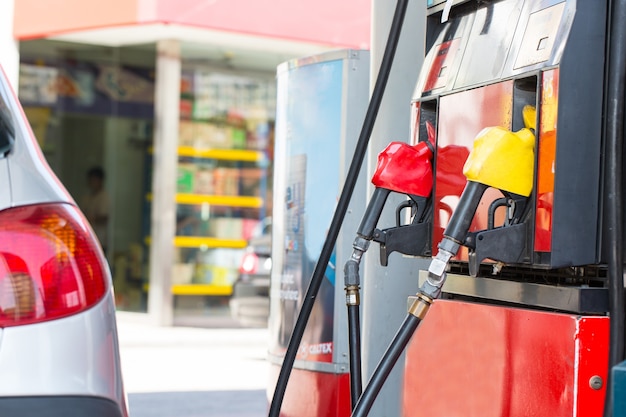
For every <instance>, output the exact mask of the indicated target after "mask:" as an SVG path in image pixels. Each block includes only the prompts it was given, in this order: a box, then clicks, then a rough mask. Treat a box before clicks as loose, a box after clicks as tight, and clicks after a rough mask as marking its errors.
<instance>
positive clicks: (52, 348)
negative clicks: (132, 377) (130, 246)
mask: <svg viewBox="0 0 626 417" xmlns="http://www.w3.org/2000/svg"><path fill="white" fill-rule="evenodd" d="M120 369H121V368H120V358H119V353H118V340H117V329H116V324H115V306H114V304H113V297H112V294H111V292H110V291H109V292H107V295H106V296H105V298H104V299H103V300H101V301H100V302H99V303H98V304H97V305H96V306H95V307H93V308H91V309H89V310H87V311H85V312H82V313H80V314H76V315H73V316H69V317H67V318H63V319H59V320H52V321H47V322H43V323H37V324H30V325H25V326H16V327H7V328H5V329H4V330H3V332H2V343H1V348H0V375H2V378H0V397H2V396H40V395H44V396H45V395H88V396H97V397H104V398H108V399H111V400H113V401H115V402H117V403H118V404H125V403H126V398H125V394H124V389H123V386H122V375H121V371H120Z"/></svg>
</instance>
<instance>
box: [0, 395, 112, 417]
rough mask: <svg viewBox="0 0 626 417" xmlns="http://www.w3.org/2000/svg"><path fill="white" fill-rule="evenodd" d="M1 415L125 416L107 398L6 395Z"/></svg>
mask: <svg viewBox="0 0 626 417" xmlns="http://www.w3.org/2000/svg"><path fill="white" fill-rule="evenodd" d="M0 416H20V417H42V416H46V417H83V416H84V417H94V416H97V417H123V416H124V415H123V414H122V413H121V411H120V408H119V405H118V404H116V403H115V402H114V401H111V400H109V399H106V398H98V397H83V396H55V397H4V398H0Z"/></svg>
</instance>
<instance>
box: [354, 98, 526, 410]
mask: <svg viewBox="0 0 626 417" xmlns="http://www.w3.org/2000/svg"><path fill="white" fill-rule="evenodd" d="M524 113H525V117H524V118H525V120H527V121H528V123H529V125H530V126H534V121H533V120H532V115H534V108H532V107H531V106H527V107H525V108H524ZM534 147H535V136H534V134H533V132H532V131H531V130H530V129H528V128H523V129H521V130H519V131H518V132H514V133H513V132H509V131H507V130H506V129H504V128H501V127H498V126H496V127H490V128H486V129H484V130H482V131H481V132H480V133H479V134H478V136H477V137H476V139H475V140H474V147H473V149H472V152H471V153H470V154H469V157H468V159H467V161H466V163H465V166H464V168H463V174H464V175H465V176H466V177H467V179H468V182H467V185H466V187H465V190H464V191H463V194H462V195H461V199H460V201H459V204H458V206H457V208H456V210H455V211H454V213H453V214H452V218H451V219H450V222H449V223H448V226H447V227H446V229H445V231H444V234H443V236H444V238H443V240H442V241H441V243H440V244H439V245H438V247H439V251H438V253H437V255H436V256H435V257H434V258H433V260H432V261H431V264H430V266H429V268H428V278H427V279H426V281H425V282H424V284H423V285H422V286H421V287H420V291H419V292H418V293H417V295H416V297H415V298H414V301H413V303H412V304H411V306H410V307H409V314H408V315H407V317H406V319H405V321H404V322H403V324H402V326H401V328H400V330H399V331H398V333H397V334H396V336H395V338H394V340H393V341H392V343H391V345H390V347H389V349H388V350H387V352H385V355H384V356H383V358H382V360H381V362H380V364H379V366H378V368H377V369H376V371H375V372H374V374H373V376H372V379H371V381H370V383H369V384H368V386H367V389H366V391H365V392H364V393H363V395H362V397H361V398H360V400H359V401H358V403H357V405H356V407H355V409H354V413H353V416H355V417H356V416H366V415H367V414H368V413H369V410H370V408H371V406H372V404H373V402H374V399H375V398H376V396H377V395H378V392H379V391H380V389H381V388H382V384H383V383H384V381H385V380H386V378H387V376H388V375H389V372H391V369H392V368H393V366H394V365H395V362H396V361H397V359H398V357H399V356H400V354H401V353H402V351H403V350H404V349H405V347H406V344H407V343H408V341H409V339H410V338H411V336H412V334H413V332H414V331H415V330H416V329H417V327H418V326H419V324H420V322H421V321H422V320H423V319H424V317H425V316H426V313H427V312H428V309H429V307H430V305H431V304H432V303H433V301H434V300H435V299H436V298H438V297H439V296H440V294H441V289H442V287H443V284H444V282H445V278H446V269H447V265H448V262H449V261H450V259H451V258H452V257H454V256H455V255H456V254H457V252H458V250H459V248H460V246H461V245H465V246H474V244H473V242H472V240H471V239H469V240H468V232H469V228H470V224H471V222H472V219H473V218H474V215H475V214H476V210H477V208H478V205H479V203H480V200H481V198H482V197H483V194H484V192H485V190H486V189H487V188H489V187H493V188H497V189H499V190H500V191H501V192H502V193H503V194H504V195H505V196H507V197H506V201H505V202H504V204H505V205H506V206H507V212H508V214H509V217H508V219H507V225H508V224H517V223H519V222H520V221H521V215H522V213H524V208H525V204H524V203H525V200H526V199H528V197H529V196H530V194H531V191H532V184H533V168H534V159H535V158H534V152H533V150H534ZM504 227H506V226H504Z"/></svg>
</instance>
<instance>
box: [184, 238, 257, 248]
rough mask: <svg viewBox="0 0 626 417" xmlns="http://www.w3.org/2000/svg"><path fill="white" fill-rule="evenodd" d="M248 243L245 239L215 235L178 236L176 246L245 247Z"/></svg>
mask: <svg viewBox="0 0 626 417" xmlns="http://www.w3.org/2000/svg"><path fill="white" fill-rule="evenodd" d="M246 245H247V242H246V240H245V239H217V238H213V237H199V236H177V237H175V238H174V246H176V247H177V248H231V249H243V248H245V247H246Z"/></svg>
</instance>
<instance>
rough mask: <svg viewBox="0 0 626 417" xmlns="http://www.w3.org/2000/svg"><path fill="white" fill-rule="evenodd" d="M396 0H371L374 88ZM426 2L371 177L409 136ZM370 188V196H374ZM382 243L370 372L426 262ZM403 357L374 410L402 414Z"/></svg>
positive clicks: (402, 61)
mask: <svg viewBox="0 0 626 417" xmlns="http://www.w3.org/2000/svg"><path fill="white" fill-rule="evenodd" d="M395 4H396V3H395V2H390V1H388V0H372V10H371V13H372V32H371V37H372V40H371V45H372V46H371V57H372V60H371V66H372V67H371V74H372V75H371V77H372V82H371V87H372V88H373V86H374V81H375V79H376V76H377V74H378V69H379V67H380V62H381V60H382V56H383V52H384V49H385V44H386V42H387V36H388V34H389V28H390V26H391V21H392V18H393V14H394V11H395ZM425 16H426V1H425V0H411V1H409V3H408V9H407V13H406V17H405V20H404V26H403V28H402V33H401V37H400V43H399V45H398V49H397V51H396V56H395V60H394V63H393V67H392V70H391V74H390V77H389V81H388V84H387V89H386V91H385V95H384V98H383V101H382V105H381V108H380V112H379V113H378V119H377V121H376V125H375V127H374V131H373V134H372V138H371V141H370V152H369V161H368V171H369V175H370V177H371V175H372V173H373V172H374V169H375V167H376V157H377V155H378V153H379V152H380V151H381V150H382V149H383V148H384V147H385V146H386V145H387V144H388V143H389V142H391V141H398V140H404V141H408V140H409V136H410V135H409V132H410V102H411V98H412V97H411V96H412V93H413V88H414V87H415V84H416V82H417V77H418V75H419V71H420V68H421V65H422V61H423V57H424V43H425V28H426V18H425ZM371 191H372V189H371V187H370V190H369V192H368V195H371ZM402 200H403V199H401V198H397V197H393V196H392V197H390V199H389V200H388V202H387V205H386V208H385V210H384V211H383V214H382V216H381V222H380V223H379V228H380V227H381V225H382V227H390V226H393V225H394V224H395V214H394V213H395V207H396V205H397V204H398V203H399V202H400V201H402ZM377 250H378V245H377V244H372V246H371V247H370V250H369V252H368V254H367V256H366V260H365V273H364V279H363V283H362V284H363V375H364V383H366V382H367V380H368V379H369V378H370V377H371V375H372V373H373V372H374V369H375V368H376V365H377V364H378V362H379V360H380V358H381V357H382V355H383V353H384V352H385V350H386V349H387V346H388V345H389V342H390V341H391V339H392V338H393V336H394V335H395V333H396V331H397V329H398V328H399V327H400V324H401V323H402V321H403V320H404V317H406V314H407V297H408V296H409V295H413V294H415V292H416V291H417V289H418V283H417V278H418V270H419V269H424V268H425V266H424V265H426V267H427V265H428V264H427V263H426V262H424V261H420V260H416V259H411V258H406V257H403V256H401V255H399V254H397V253H394V254H392V255H391V257H390V259H389V266H387V267H382V266H380V263H379V260H378V253H377V252H376V251H377ZM403 365H404V356H403V357H402V358H400V360H399V361H398V364H397V365H396V368H395V369H394V371H393V372H392V373H391V375H390V376H389V379H388V381H387V383H386V384H385V386H384V387H383V389H382V391H381V393H380V395H379V397H378V399H377V400H376V402H375V403H374V406H373V408H372V411H371V412H370V415H372V416H399V415H401V414H402V413H401V409H402V407H401V405H402V404H401V392H402V375H403Z"/></svg>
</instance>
